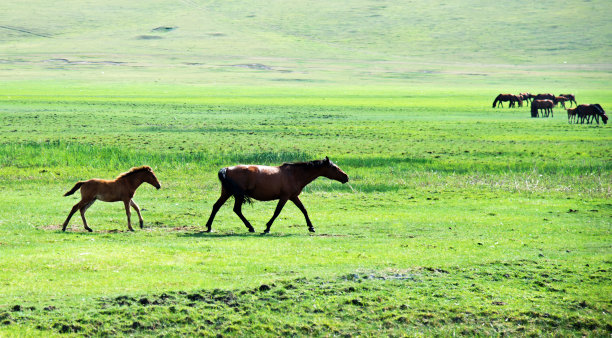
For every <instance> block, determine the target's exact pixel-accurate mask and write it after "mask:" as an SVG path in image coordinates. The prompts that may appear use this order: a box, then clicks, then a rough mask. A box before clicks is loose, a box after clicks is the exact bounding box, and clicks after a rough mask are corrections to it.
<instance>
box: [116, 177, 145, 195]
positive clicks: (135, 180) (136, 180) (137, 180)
mask: <svg viewBox="0 0 612 338" xmlns="http://www.w3.org/2000/svg"><path fill="white" fill-rule="evenodd" d="M141 176H142V175H140V174H132V175H128V176H126V177H122V178H121V180H124V181H125V183H126V184H127V185H128V186H129V187H130V189H131V190H132V191H135V190H136V189H138V187H140V185H141V184H142V183H143V182H144V179H143V178H142V177H141Z"/></svg>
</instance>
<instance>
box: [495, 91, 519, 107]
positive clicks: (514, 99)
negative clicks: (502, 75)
mask: <svg viewBox="0 0 612 338" xmlns="http://www.w3.org/2000/svg"><path fill="white" fill-rule="evenodd" d="M503 101H508V102H509V103H508V108H511V107H514V103H515V102H519V105H520V106H522V105H523V102H522V101H520V99H519V98H518V97H517V96H516V95H512V94H499V95H497V97H496V98H495V100H494V101H493V108H495V106H496V105H498V102H499V106H501V107H502V108H503V107H504V105H503V103H502V102H503Z"/></svg>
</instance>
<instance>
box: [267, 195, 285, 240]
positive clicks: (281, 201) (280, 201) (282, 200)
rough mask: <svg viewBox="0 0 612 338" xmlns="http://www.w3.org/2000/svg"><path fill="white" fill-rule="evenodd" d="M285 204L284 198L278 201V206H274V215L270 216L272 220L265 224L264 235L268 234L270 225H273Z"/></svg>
mask: <svg viewBox="0 0 612 338" xmlns="http://www.w3.org/2000/svg"><path fill="white" fill-rule="evenodd" d="M285 203H287V199H285V198H281V199H279V200H278V204H277V205H276V209H275V210H274V215H272V218H270V220H269V221H268V223H266V230H264V232H263V233H264V234H267V233H268V232H270V227H271V226H272V223H274V220H275V219H276V217H278V214H280V212H281V210H283V207H284V206H285Z"/></svg>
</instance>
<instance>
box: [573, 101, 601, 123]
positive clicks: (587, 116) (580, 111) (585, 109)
mask: <svg viewBox="0 0 612 338" xmlns="http://www.w3.org/2000/svg"><path fill="white" fill-rule="evenodd" d="M573 112H574V113H575V114H576V115H577V116H578V118H579V119H580V123H581V124H582V123H584V120H586V123H587V124H589V123H592V122H593V121H595V122H597V124H599V117H600V116H601V120H602V122H603V123H604V124H608V115H606V112H605V111H604V110H603V108H602V107H601V106H600V105H599V104H598V103H595V104H581V105H578V106H577V107H576V108H574V110H573ZM568 114H569V110H568Z"/></svg>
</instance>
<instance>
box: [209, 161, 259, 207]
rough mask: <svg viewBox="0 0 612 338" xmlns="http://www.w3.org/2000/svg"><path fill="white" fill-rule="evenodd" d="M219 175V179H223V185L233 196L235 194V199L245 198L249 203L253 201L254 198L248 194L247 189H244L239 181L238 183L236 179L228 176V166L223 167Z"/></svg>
mask: <svg viewBox="0 0 612 338" xmlns="http://www.w3.org/2000/svg"><path fill="white" fill-rule="evenodd" d="M218 175H219V181H221V185H222V186H223V188H224V189H225V190H227V191H228V192H229V193H230V194H231V195H232V196H234V199H237V200H243V201H245V202H246V203H248V204H251V203H253V200H252V199H251V197H249V196H248V195H247V193H246V191H244V189H242V188H241V187H240V186H239V185H238V183H236V181H234V180H232V179H231V178H229V177H227V168H222V169H221V170H219V174H218Z"/></svg>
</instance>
